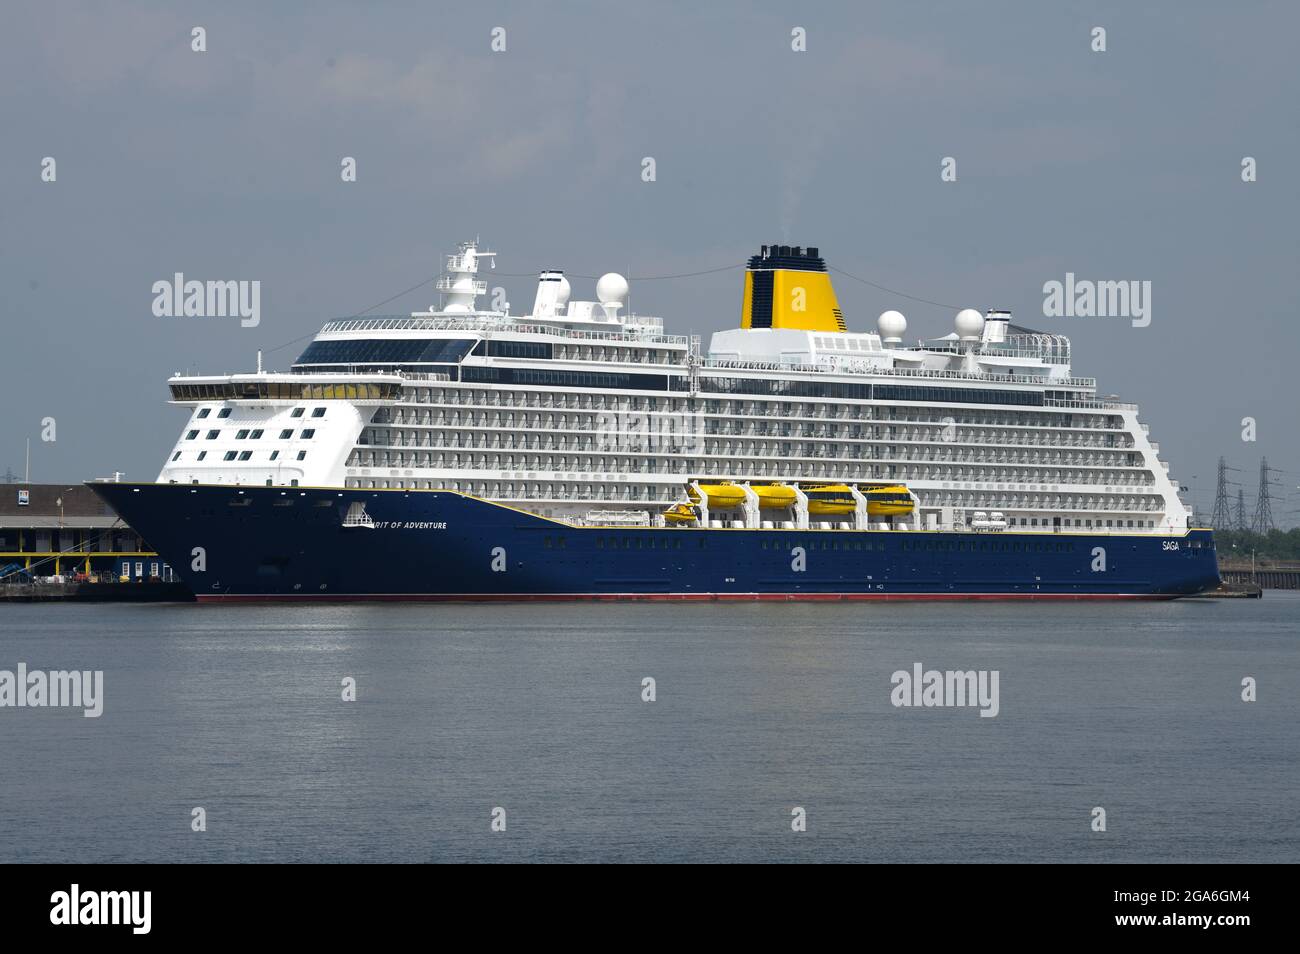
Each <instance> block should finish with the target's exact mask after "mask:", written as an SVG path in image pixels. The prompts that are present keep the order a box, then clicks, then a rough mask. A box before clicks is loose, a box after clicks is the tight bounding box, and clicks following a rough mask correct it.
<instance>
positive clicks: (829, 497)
mask: <svg viewBox="0 0 1300 954" xmlns="http://www.w3.org/2000/svg"><path fill="white" fill-rule="evenodd" d="M803 492H804V493H805V494H807V496H808V512H809V513H820V514H842V513H853V511H854V510H855V509H857V504H856V502H855V501H854V499H853V491H851V490H850V489H849V488H848V487H846V486H845V485H844V484H827V485H825V486H823V487H805V488H804V489H803Z"/></svg>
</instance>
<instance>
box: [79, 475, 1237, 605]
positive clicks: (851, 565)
mask: <svg viewBox="0 0 1300 954" xmlns="http://www.w3.org/2000/svg"><path fill="white" fill-rule="evenodd" d="M89 486H91V487H92V488H93V489H94V490H95V492H96V493H98V494H99V495H100V496H101V497H102V498H104V500H106V501H107V502H108V503H109V505H110V506H112V507H113V509H114V510H116V511H117V512H118V513H119V514H120V515H121V516H122V518H123V519H124V520H126V522H127V523H129V524H130V525H131V526H132V527H133V528H134V529H135V530H137V531H138V532H139V533H140V534H141V535H142V536H143V537H144V538H145V539H146V540H147V541H148V542H149V544H150V545H151V546H152V547H153V548H154V549H155V550H157V552H158V553H159V554H160V555H161V556H162V558H163V559H165V560H166V561H167V562H168V563H170V564H171V566H172V567H173V568H174V569H175V570H176V572H177V573H178V574H179V575H180V576H181V577H182V578H183V579H184V580H185V581H186V583H188V584H189V586H190V588H191V589H192V590H193V592H194V594H195V596H196V597H197V598H198V599H199V600H257V599H277V600H279V599H285V600H287V599H314V600H362V599H394V600H421V599H423V600H529V599H555V600H572V599H746V600H754V599H783V600H784V599H794V600H818V599H830V600H837V599H1172V598H1175V597H1179V596H1188V595H1192V594H1195V593H1199V592H1202V591H1203V590H1206V589H1210V588H1213V587H1215V586H1217V585H1218V583H1219V572H1218V561H1217V558H1216V553H1215V550H1214V541H1213V535H1212V533H1211V531H1209V530H1191V531H1188V532H1187V533H1184V534H1176V535H1169V536H1160V535H1153V534H1122V533H1098V534H1087V533H1068V534H1066V533H1052V532H1050V531H1040V532H1016V531H1001V532H992V533H970V532H933V531H899V530H892V531H845V530H765V529H755V530H743V529H696V528H679V527H654V528H651V527H573V526H570V525H568V524H565V523H560V522H557V521H554V520H549V519H546V518H544V517H538V516H535V515H533V514H530V513H526V512H524V511H520V510H515V509H513V508H511V507H507V506H502V505H499V504H495V503H491V502H489V501H484V500H480V499H477V498H473V497H467V496H464V495H462V494H458V493H455V492H450V491H441V490H438V491H432V490H430V491H417V490H361V489H356V490H331V489H326V488H298V487H248V486H244V487H231V486H214V485H206V486H190V485H185V484H101V483H95V484H90V485H89ZM354 502H360V503H363V504H364V505H365V509H366V513H367V515H368V516H369V517H370V518H371V520H373V522H374V526H373V527H368V526H345V525H344V517H345V515H346V514H347V513H348V511H349V507H350V506H351V505H352V504H353V503H354Z"/></svg>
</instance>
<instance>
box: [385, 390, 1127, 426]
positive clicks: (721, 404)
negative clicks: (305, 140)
mask: <svg viewBox="0 0 1300 954" xmlns="http://www.w3.org/2000/svg"><path fill="white" fill-rule="evenodd" d="M419 390H420V391H424V390H425V389H419ZM466 391H467V393H468V394H469V395H471V397H470V399H469V400H465V401H461V400H456V399H452V398H448V397H447V395H446V394H441V395H440V394H439V392H438V391H437V390H436V389H435V390H434V391H433V393H432V394H430V396H429V397H428V398H427V399H425V400H423V401H422V402H419V403H420V406H422V407H423V406H429V407H434V406H441V407H444V408H451V409H458V408H466V407H470V408H482V407H493V408H524V409H530V410H532V409H535V410H539V411H541V410H546V411H558V410H575V411H586V412H600V411H623V412H647V413H694V412H698V413H703V414H707V415H727V416H741V417H764V418H789V419H792V420H794V419H807V420H816V421H823V420H824V421H830V420H835V421H879V422H882V423H890V424H932V425H940V426H942V425H944V424H946V421H945V420H944V419H945V418H951V419H952V421H953V423H954V424H956V425H958V426H975V427H1044V428H1053V429H1065V430H1083V431H1096V430H1122V429H1123V424H1122V421H1120V419H1118V418H1114V419H1111V418H1107V417H1105V416H1101V415H1093V416H1091V417H1090V418H1089V419H1088V420H1087V421H1086V422H1082V423H1079V424H1072V425H1071V426H1070V427H1069V428H1062V426H1061V424H1060V421H1061V415H1044V414H1039V413H1037V412H1034V411H1024V412H1019V413H1018V415H1017V418H1016V419H1013V418H1012V417H1011V416H1010V415H990V414H988V413H984V412H969V411H964V410H961V409H954V410H953V411H952V412H951V413H948V412H947V411H946V409H945V413H943V414H938V415H937V416H936V415H935V414H934V413H933V412H932V413H930V414H927V415H921V414H915V413H913V414H907V415H896V416H887V415H885V414H882V413H878V412H883V411H891V410H895V409H896V408H897V405H888V404H845V403H843V402H839V403H834V404H802V403H798V402H780V403H781V404H783V405H786V407H774V406H773V404H772V403H769V404H760V403H759V402H750V401H745V400H737V401H723V400H720V399H714V398H697V399H695V402H696V405H697V406H696V407H695V408H691V406H690V402H689V401H687V399H684V398H672V397H663V398H647V397H626V398H624V397H621V396H613V395H582V394H567V395H566V394H565V393H563V392H555V391H547V392H532V391H528V392H524V391H519V392H514V391H496V390H479V389H466ZM415 393H416V392H413V391H407V392H405V393H404V394H403V398H402V403H404V404H410V403H413V402H411V399H410V398H411V395H412V394H415ZM773 403H776V402H773ZM700 404H702V405H703V407H700V406H699V405H700ZM396 409H397V411H398V413H400V411H401V404H399V405H397V407H396ZM1027 418H1028V419H1029V420H1026V419H1027Z"/></svg>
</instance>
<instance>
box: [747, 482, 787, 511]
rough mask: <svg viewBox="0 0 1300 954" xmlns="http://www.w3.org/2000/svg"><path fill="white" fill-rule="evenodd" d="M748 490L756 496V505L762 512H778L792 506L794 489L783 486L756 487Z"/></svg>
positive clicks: (767, 485)
mask: <svg viewBox="0 0 1300 954" xmlns="http://www.w3.org/2000/svg"><path fill="white" fill-rule="evenodd" d="M750 489H751V490H752V491H754V493H756V494H758V505H759V507H761V508H762V509H764V510H779V509H781V508H782V507H789V506H792V505H793V504H794V488H793V487H787V486H786V485H785V484H766V485H757V486H754V487H751V488H750Z"/></svg>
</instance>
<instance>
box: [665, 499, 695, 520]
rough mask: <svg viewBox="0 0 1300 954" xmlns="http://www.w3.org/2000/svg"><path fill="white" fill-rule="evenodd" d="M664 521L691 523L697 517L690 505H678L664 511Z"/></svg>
mask: <svg viewBox="0 0 1300 954" xmlns="http://www.w3.org/2000/svg"><path fill="white" fill-rule="evenodd" d="M664 519H665V520H667V521H668V522H669V523H693V522H695V520H697V519H698V517H697V515H696V513H695V508H694V507H692V506H691V505H690V504H684V503H680V504H677V505H676V506H673V507H669V508H668V509H667V510H665V511H664Z"/></svg>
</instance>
